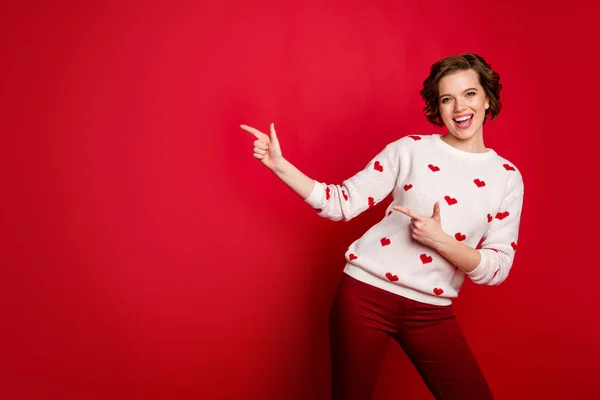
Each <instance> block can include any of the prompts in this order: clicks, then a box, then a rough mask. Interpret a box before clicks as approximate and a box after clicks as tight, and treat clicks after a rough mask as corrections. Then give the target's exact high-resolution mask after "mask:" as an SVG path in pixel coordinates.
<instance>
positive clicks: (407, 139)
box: [389, 133, 436, 147]
mask: <svg viewBox="0 0 600 400" xmlns="http://www.w3.org/2000/svg"><path fill="white" fill-rule="evenodd" d="M435 135H436V134H434V133H411V134H406V135H404V136H401V137H400V138H398V139H396V140H394V141H392V142H391V143H390V144H389V146H398V147H406V146H422V145H424V144H427V143H431V141H432V140H433V139H434V136H435Z"/></svg>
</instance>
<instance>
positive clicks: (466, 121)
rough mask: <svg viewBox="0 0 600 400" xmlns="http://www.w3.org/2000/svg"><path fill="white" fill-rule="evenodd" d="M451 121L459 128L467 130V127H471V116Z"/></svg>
mask: <svg viewBox="0 0 600 400" xmlns="http://www.w3.org/2000/svg"><path fill="white" fill-rule="evenodd" d="M452 120H453V121H454V122H456V125H457V126H458V127H459V128H462V129H465V128H468V127H469V126H471V122H472V121H473V114H471V115H466V116H464V117H460V118H452Z"/></svg>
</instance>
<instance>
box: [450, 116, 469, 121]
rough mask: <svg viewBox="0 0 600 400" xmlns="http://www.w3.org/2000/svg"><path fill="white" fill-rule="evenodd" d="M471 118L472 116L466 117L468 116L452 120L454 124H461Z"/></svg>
mask: <svg viewBox="0 0 600 400" xmlns="http://www.w3.org/2000/svg"><path fill="white" fill-rule="evenodd" d="M471 117H472V115H468V116H466V117H461V118H455V119H454V120H455V121H456V122H462V121H466V120H468V119H469V118H471Z"/></svg>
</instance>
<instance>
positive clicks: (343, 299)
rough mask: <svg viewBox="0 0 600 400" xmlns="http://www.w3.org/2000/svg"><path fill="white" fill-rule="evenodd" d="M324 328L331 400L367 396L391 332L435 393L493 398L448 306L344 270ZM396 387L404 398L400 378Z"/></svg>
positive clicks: (365, 398)
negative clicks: (328, 350)
mask: <svg viewBox="0 0 600 400" xmlns="http://www.w3.org/2000/svg"><path fill="white" fill-rule="evenodd" d="M329 333H330V345H331V356H332V359H331V366H332V399H334V400H368V399H371V395H372V393H373V390H374V387H375V383H376V381H377V374H378V371H379V365H380V363H381V361H382V359H383V356H384V354H385V351H386V348H387V345H388V341H389V338H390V337H392V338H394V340H396V341H397V342H398V343H399V344H400V346H401V347H402V349H404V351H405V352H406V354H407V356H408V358H409V359H410V360H411V361H412V363H413V365H414V366H415V367H416V369H417V371H418V372H419V374H420V375H421V377H422V378H423V380H424V381H425V384H426V385H427V387H428V388H429V390H430V391H431V393H432V394H433V396H434V397H435V398H436V399H465V400H487V399H493V396H492V393H491V391H490V389H489V387H488V384H487V382H486V380H485V377H484V376H483V374H482V372H481V370H480V368H479V365H478V364H477V361H476V360H475V357H474V356H473V353H472V352H471V349H470V348H469V345H468V344H467V342H466V340H465V338H464V336H463V334H462V332H461V329H460V326H459V325H458V322H457V321H456V317H455V316H454V314H453V312H452V306H434V305H430V304H424V303H420V302H418V301H414V300H410V299H407V298H405V297H401V296H398V295H396V294H393V293H389V292H386V291H385V290H382V289H379V288H376V287H373V286H371V285H368V284H365V283H363V282H360V281H358V280H356V279H354V278H352V277H350V276H348V275H346V274H344V275H343V278H342V281H341V283H340V286H339V288H338V292H337V294H336V296H335V299H334V302H333V306H332V309H331V314H330V319H329ZM398 390H399V393H398V398H403V396H402V393H401V391H402V381H401V378H399V379H398Z"/></svg>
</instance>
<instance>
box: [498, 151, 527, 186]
mask: <svg viewBox="0 0 600 400" xmlns="http://www.w3.org/2000/svg"><path fill="white" fill-rule="evenodd" d="M492 167H493V168H494V170H496V171H498V173H503V174H507V177H508V179H507V185H508V186H509V191H510V192H513V193H514V192H522V191H523V190H524V182H523V174H522V173H521V170H520V169H519V167H518V166H517V165H516V164H515V163H514V162H512V161H510V160H508V159H507V158H506V157H503V156H501V155H500V154H498V153H496V157H494V159H492Z"/></svg>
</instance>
